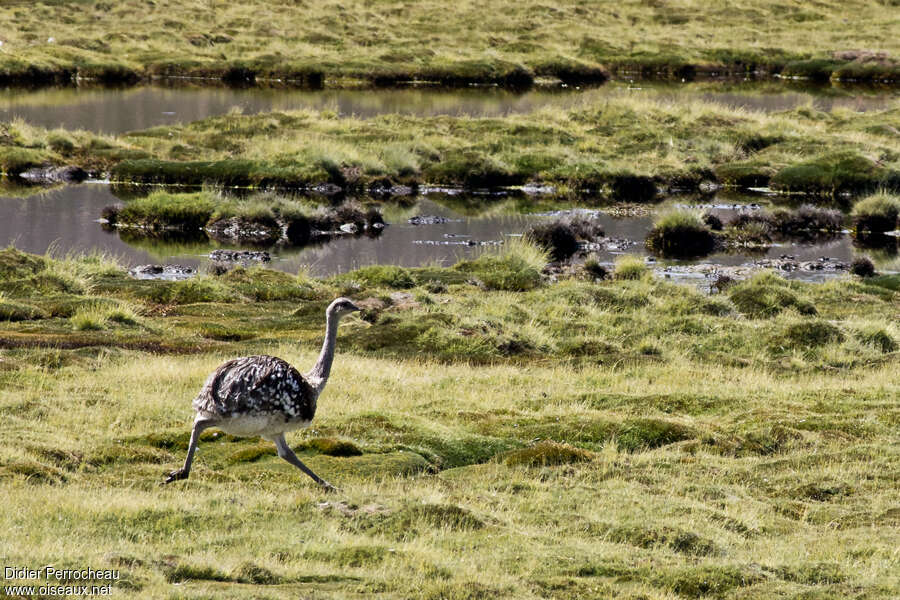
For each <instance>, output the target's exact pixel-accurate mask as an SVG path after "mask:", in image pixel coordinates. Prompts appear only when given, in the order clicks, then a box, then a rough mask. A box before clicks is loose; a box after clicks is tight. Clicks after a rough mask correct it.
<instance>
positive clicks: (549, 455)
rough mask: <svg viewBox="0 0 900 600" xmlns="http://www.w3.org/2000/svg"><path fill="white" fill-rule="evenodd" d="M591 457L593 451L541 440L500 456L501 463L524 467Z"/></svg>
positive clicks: (567, 462)
mask: <svg viewBox="0 0 900 600" xmlns="http://www.w3.org/2000/svg"><path fill="white" fill-rule="evenodd" d="M593 457H594V453H593V452H589V451H587V450H582V449H581V448H576V447H574V446H570V445H569V444H560V443H558V442H553V441H543V442H538V443H537V444H534V445H533V446H529V447H528V448H522V449H520V450H513V451H511V452H507V453H506V454H504V455H503V456H502V459H503V463H504V464H505V465H507V466H509V467H515V466H520V465H521V466H525V467H550V466H557V465H567V464H572V463H578V462H584V461H589V460H591V459H592V458H593Z"/></svg>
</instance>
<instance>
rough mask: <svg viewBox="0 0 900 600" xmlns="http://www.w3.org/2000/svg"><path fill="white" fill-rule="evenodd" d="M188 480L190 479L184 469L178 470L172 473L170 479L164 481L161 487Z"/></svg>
mask: <svg viewBox="0 0 900 600" xmlns="http://www.w3.org/2000/svg"><path fill="white" fill-rule="evenodd" d="M187 478H188V472H187V471H185V470H184V469H178V470H177V471H172V472H171V473H169V475H168V477H166V480H165V481H163V482H162V483H161V484H160V485H166V484H167V483H172V482H173V481H178V480H179V479H187Z"/></svg>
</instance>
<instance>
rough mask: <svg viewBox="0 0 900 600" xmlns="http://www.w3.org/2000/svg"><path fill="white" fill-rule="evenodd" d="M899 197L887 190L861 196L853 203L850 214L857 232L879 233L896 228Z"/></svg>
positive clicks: (899, 206)
mask: <svg viewBox="0 0 900 600" xmlns="http://www.w3.org/2000/svg"><path fill="white" fill-rule="evenodd" d="M898 215H900V197H897V196H895V195H893V194H888V193H887V192H880V193H878V194H875V195H872V196H868V197H866V198H863V199H862V200H860V201H859V202H857V203H856V204H854V205H853V210H852V211H851V212H850V216H851V217H852V219H853V223H854V225H855V226H856V231H857V232H858V233H863V232H865V233H881V232H884V231H892V230H894V229H896V228H897V216H898Z"/></svg>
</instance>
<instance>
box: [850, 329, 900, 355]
mask: <svg viewBox="0 0 900 600" xmlns="http://www.w3.org/2000/svg"><path fill="white" fill-rule="evenodd" d="M853 335H854V337H855V338H856V339H857V340H859V342H860V343H862V344H865V345H867V346H872V347H874V348H875V349H876V350H878V351H880V352H885V353H886V352H895V351H896V350H897V348H898V347H900V346H898V344H897V340H895V339H894V337H893V336H892V335H891V334H890V332H888V330H887V329H885V328H884V327H881V326H879V325H874V324H869V325H862V326H860V327H858V328H857V329H856V330H855V331H854V332H853Z"/></svg>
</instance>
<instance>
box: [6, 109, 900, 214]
mask: <svg viewBox="0 0 900 600" xmlns="http://www.w3.org/2000/svg"><path fill="white" fill-rule="evenodd" d="M898 128H900V106H898V103H897V101H893V102H892V103H891V104H890V105H889V106H888V107H887V108H885V109H883V110H873V111H870V112H866V113H858V112H853V111H849V110H835V111H832V112H830V113H824V112H820V111H816V110H813V109H811V108H809V107H801V108H797V109H794V110H790V111H784V112H780V113H775V114H763V113H758V112H747V111H743V110H739V109H729V108H726V107H723V106H721V105H716V104H712V103H707V102H703V101H698V100H694V101H690V102H685V103H678V104H670V103H665V102H656V101H653V100H649V99H643V98H626V97H619V98H612V99H608V100H605V101H602V102H597V103H595V104H590V103H589V104H586V105H584V106H580V107H577V108H572V109H568V110H562V109H551V108H548V109H543V110H539V111H536V112H533V113H528V114H524V115H511V116H507V117H503V118H472V117H450V116H442V117H415V116H403V115H385V116H379V117H375V118H371V119H358V118H353V117H338V116H337V115H335V114H334V113H330V112H328V111H324V112H311V111H300V112H289V113H267V114H259V115H241V114H229V115H225V116H221V117H213V118H209V119H204V120H201V121H197V122H193V123H189V124H185V125H176V126H161V127H155V128H151V129H147V130H143V131H136V132H131V133H128V134H124V135H121V136H115V137H112V136H101V135H98V134H94V133H89V132H84V131H81V132H68V131H64V130H49V131H48V130H45V129H41V128H38V127H33V126H30V125H28V124H27V123H25V122H22V121H19V120H17V121H12V122H8V123H3V124H0V168H2V170H3V171H4V172H5V173H7V174H8V175H18V174H20V173H22V172H24V171H26V170H28V169H29V168H37V167H41V166H42V165H45V164H55V165H67V164H75V165H77V166H79V167H82V168H84V169H86V170H89V171H93V172H96V173H106V172H109V173H110V176H111V177H112V179H113V180H115V181H124V182H139V183H155V184H190V185H200V184H203V183H207V184H214V185H222V186H255V187H293V188H298V187H299V188H304V187H305V188H313V189H323V190H326V191H328V190H334V191H367V190H368V191H370V192H378V193H409V188H414V187H415V186H418V185H421V184H426V183H427V184H437V185H454V186H463V187H467V188H484V187H496V186H515V185H523V184H527V183H530V184H550V185H552V186H555V189H556V191H557V193H559V194H566V193H572V194H576V195H577V194H584V193H592V194H594V195H608V196H612V197H614V198H620V199H626V200H647V199H652V198H653V197H655V196H656V195H657V193H658V189H659V188H668V189H681V190H697V189H700V188H702V186H703V185H704V184H711V183H712V184H722V185H733V186H741V187H747V186H766V185H769V186H770V187H772V188H773V189H775V190H779V191H783V192H786V193H796V192H802V193H808V194H813V195H824V196H834V195H839V194H844V193H862V192H867V191H875V190H877V189H878V188H885V189H888V190H896V189H898V187H900V152H898V150H897V144H896V138H897V131H898ZM398 186H399V187H398Z"/></svg>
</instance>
